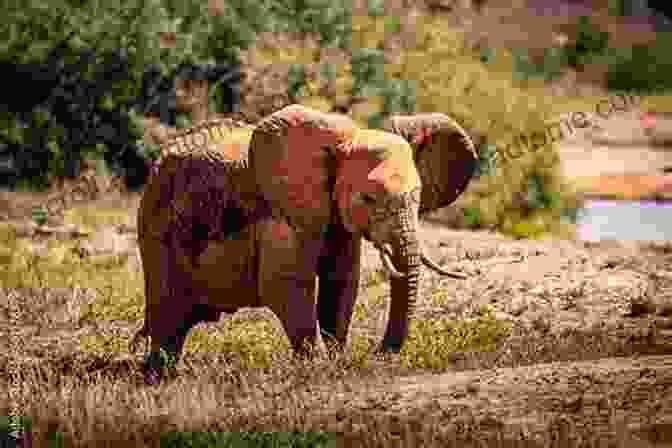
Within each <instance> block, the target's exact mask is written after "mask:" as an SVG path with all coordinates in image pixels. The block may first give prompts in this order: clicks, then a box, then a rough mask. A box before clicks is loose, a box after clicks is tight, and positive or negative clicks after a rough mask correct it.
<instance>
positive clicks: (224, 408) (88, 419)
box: [0, 207, 509, 446]
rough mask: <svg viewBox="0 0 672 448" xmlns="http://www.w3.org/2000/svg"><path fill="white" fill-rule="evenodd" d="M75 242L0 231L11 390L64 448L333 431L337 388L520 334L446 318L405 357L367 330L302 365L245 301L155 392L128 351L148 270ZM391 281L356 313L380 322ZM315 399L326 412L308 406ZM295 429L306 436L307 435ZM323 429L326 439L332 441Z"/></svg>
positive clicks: (106, 217)
mask: <svg viewBox="0 0 672 448" xmlns="http://www.w3.org/2000/svg"><path fill="white" fill-rule="evenodd" d="M127 215H128V211H127V210H124V209H117V210H116V211H115V210H113V209H104V210H102V211H101V214H100V215H97V214H96V213H95V211H94V209H92V208H90V207H89V208H86V209H85V208H79V209H75V210H72V211H70V212H69V213H68V214H67V216H68V217H69V220H70V221H72V222H76V223H79V224H82V225H87V226H90V227H91V228H98V227H100V226H101V225H106V224H107V225H109V224H122V223H127V219H126V218H125V216H126V217H127ZM75 246H76V243H75V242H70V241H60V242H59V241H57V240H51V241H48V242H47V243H46V248H45V249H43V251H42V252H39V251H38V252H35V250H34V248H33V243H29V242H28V241H26V240H23V239H19V238H17V237H16V234H15V232H14V230H13V228H12V227H11V226H9V225H3V226H2V227H1V228H0V248H1V249H0V250H1V252H2V253H1V256H0V287H2V291H3V292H2V294H0V297H2V301H1V302H0V303H1V304H2V310H3V316H4V317H3V319H2V321H1V322H2V323H1V324H0V325H1V326H2V328H3V332H7V331H9V332H10V333H9V335H10V336H11V338H10V340H9V345H8V346H5V349H9V350H3V353H4V355H3V356H2V358H1V359H2V360H1V361H0V366H2V367H1V368H0V371H1V372H2V375H1V376H0V383H3V385H2V387H0V389H2V390H3V391H9V390H10V389H11V390H12V391H13V393H14V394H15V395H14V396H13V397H12V402H13V403H14V404H16V405H17V406H19V408H20V409H21V412H22V413H24V414H26V415H28V416H30V417H31V418H32V421H33V433H34V436H35V438H36V442H37V444H38V446H41V445H43V444H46V441H47V438H48V437H53V436H54V434H55V433H60V434H61V436H59V437H62V438H61V441H62V442H63V443H64V445H62V446H71V445H72V446H89V445H96V446H98V445H102V446H116V445H118V444H119V443H122V442H123V444H124V445H126V444H128V443H131V444H133V445H134V446H158V445H157V444H158V443H159V442H158V441H159V440H160V439H161V437H163V442H162V444H161V446H164V444H165V443H167V442H166V440H168V439H169V438H170V436H168V435H166V434H168V433H169V432H171V431H173V432H175V431H177V432H180V433H185V432H189V431H195V432H202V431H210V432H231V431H233V432H241V431H242V432H245V431H248V432H253V433H258V432H263V431H281V430H282V431H299V432H310V431H322V430H324V428H328V427H329V425H327V426H325V424H326V422H328V421H329V419H325V418H323V417H321V413H322V412H325V413H330V415H334V414H333V412H335V411H336V410H338V409H339V406H338V405H336V404H335V403H334V399H335V396H336V395H334V393H333V392H334V388H338V387H346V389H347V387H351V386H352V385H353V384H361V383H364V382H366V381H376V382H379V381H380V379H382V380H385V381H389V380H391V379H392V378H394V377H395V376H396V375H398V374H399V373H400V372H403V371H406V372H412V371H418V370H423V369H442V368H446V366H447V365H448V354H449V353H451V352H453V351H473V350H475V351H479V350H491V349H492V348H493V344H495V343H496V342H497V341H498V340H500V339H501V338H502V337H505V336H506V335H507V334H508V331H509V330H508V328H509V324H508V323H506V322H500V321H497V320H496V319H494V318H493V317H492V316H491V315H484V317H483V318H482V319H478V320H476V321H474V322H460V323H455V322H450V321H448V320H446V319H436V320H432V321H426V322H420V323H416V324H414V326H413V328H412V330H411V339H410V341H409V343H408V344H407V346H406V348H405V351H404V352H403V353H402V355H401V359H400V360H398V361H395V362H389V361H385V360H382V359H380V358H378V357H376V356H374V355H373V354H372V349H373V347H374V343H373V342H372V341H371V338H370V337H369V336H366V335H364V334H358V332H357V331H354V336H353V337H352V338H351V339H352V340H351V342H350V346H349V348H348V350H347V351H346V353H345V354H343V355H338V356H337V355H333V356H332V359H314V360H312V361H300V360H294V359H292V358H291V356H290V352H289V344H288V341H287V339H286V336H285V335H284V332H283V331H282V328H281V326H280V325H279V322H278V321H277V319H276V318H275V316H273V315H272V313H270V311H268V310H265V309H247V310H243V311H241V312H240V313H237V314H235V315H233V316H230V317H228V318H225V319H222V320H221V321H220V322H218V323H217V324H213V325H200V326H198V327H197V328H195V329H194V330H193V331H192V333H191V334H190V336H189V338H188V340H187V343H186V346H185V356H184V361H183V362H181V363H180V365H179V372H180V376H179V377H178V378H177V379H176V380H175V381H173V382H171V383H168V384H165V385H162V386H161V387H159V388H158V389H155V390H154V389H148V388H146V387H144V386H143V385H142V384H141V383H140V382H139V376H138V369H139V366H140V359H139V358H138V357H137V356H136V355H135V354H131V353H129V351H128V347H127V344H128V340H129V338H130V336H131V334H132V332H133V331H134V330H135V329H136V328H137V326H138V325H139V323H140V321H141V320H142V318H143V301H144V298H143V295H144V291H143V280H142V273H141V272H138V271H133V270H129V269H128V268H127V266H126V265H125V260H124V259H123V258H122V259H119V257H109V258H107V259H105V258H103V259H99V260H98V261H97V263H92V262H91V261H90V260H87V259H81V258H79V256H78V255H77V254H76V251H74V247H75ZM383 280H384V279H383V277H382V276H381V275H380V273H372V274H368V275H367V278H366V279H365V284H367V285H368V287H367V288H366V289H365V290H364V291H363V297H362V298H360V303H358V305H357V309H356V311H355V317H354V320H355V321H356V322H357V323H359V324H364V325H366V324H367V323H369V324H370V321H371V320H378V319H379V317H380V316H379V315H380V310H381V308H384V305H385V302H384V297H383V295H384V291H385V286H384V285H385V283H384V281H383ZM357 323H356V324H354V325H355V326H356V325H357ZM369 326H372V325H369ZM6 334H7V333H6ZM399 361H400V363H399ZM12 373H16V374H18V377H14V378H12V377H11V374H12ZM346 380H347V381H346ZM343 384H350V386H347V385H346V386H343ZM325 386H326V387H325ZM2 401H3V403H7V400H2ZM307 406H310V407H311V408H312V407H315V406H317V408H319V412H318V409H317V408H315V409H311V410H310V412H308V411H307V410H306V409H307ZM3 413H5V412H4V411H3ZM335 421H336V422H338V419H336V420H335ZM381 424H382V423H381ZM343 425H346V426H343ZM347 425H353V426H352V428H351V429H348V430H345V433H346V434H349V435H348V436H347V437H355V438H357V437H360V438H362V437H363V439H361V441H362V443H363V444H365V445H367V446H370V443H369V442H373V439H370V438H367V437H368V436H366V432H365V431H363V430H362V429H361V428H360V429H359V430H358V429H356V428H357V427H358V426H357V425H358V424H357V423H356V420H352V421H350V420H348V419H346V420H345V421H342V422H341V423H340V424H339V427H341V428H345V427H347ZM49 434H51V435H49ZM357 434H359V436H357ZM175 437H177V436H175ZM222 437H224V436H222ZM257 437H260V436H257ZM293 437H294V438H293V439H292V440H293V441H294V442H295V443H296V441H297V440H298V439H297V437H298V436H293ZM315 437H317V439H319V437H318V436H315ZM320 437H323V439H320V440H324V441H325V442H324V443H325V445H322V446H333V445H329V444H326V441H327V440H328V438H325V437H326V436H320ZM375 437H376V438H380V437H383V438H385V437H388V436H387V435H384V434H383V433H379V434H376V435H375ZM389 437H392V435H390V436H389ZM317 439H316V440H317ZM222 440H224V439H222ZM353 440H354V439H353ZM364 442H366V443H364ZM175 443H176V442H175ZM222 443H223V442H222ZM240 443H242V442H240ZM170 446H178V445H170ZM179 446H182V445H179ZM199 446H204V445H199ZM235 446H238V445H235ZM243 446H244V445H243ZM274 446H275V445H274ZM288 446H289V445H288ZM291 446H302V445H300V444H299V445H291ZM303 446H320V445H303Z"/></svg>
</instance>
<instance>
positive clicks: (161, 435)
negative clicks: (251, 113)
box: [0, 0, 672, 446]
mask: <svg viewBox="0 0 672 448" xmlns="http://www.w3.org/2000/svg"><path fill="white" fill-rule="evenodd" d="M212 3H216V5H215V6H216V7H218V8H223V11H224V13H223V14H220V15H217V14H214V13H212V11H211V10H210V5H209V4H208V2H202V1H198V2H197V1H193V0H181V1H169V0H149V1H141V0H129V1H125V2H123V7H121V6H118V5H115V4H114V2H103V1H97V0H84V1H82V0H77V1H75V0H42V1H39V2H38V1H33V0H30V1H23V2H5V4H3V14H4V15H5V20H3V22H2V24H0V36H1V37H2V39H0V41H2V44H1V45H0V64H1V65H2V67H3V68H5V70H4V72H5V73H15V74H16V76H15V79H13V80H12V81H11V82H10V84H12V85H14V84H16V85H17V87H16V89H17V90H18V89H19V87H18V86H19V85H20V86H22V87H21V88H20V89H21V91H23V92H26V96H20V97H19V98H20V99H21V101H16V102H13V103H12V102H10V103H5V104H3V106H2V108H0V158H1V159H2V160H3V168H2V169H3V170H6V171H3V173H5V172H6V173H8V174H7V176H6V177H5V176H3V180H4V179H7V178H11V179H10V180H9V181H8V182H7V183H8V184H9V185H10V186H11V188H13V189H16V190H21V191H31V190H44V189H48V188H50V186H52V185H51V183H52V182H53V179H54V178H58V177H63V176H66V177H67V176H70V177H74V176H77V175H78V166H79V160H80V159H82V158H85V159H98V160H101V161H102V165H101V166H107V167H108V170H109V171H110V172H112V173H114V174H116V175H119V176H123V177H125V178H126V179H127V182H128V184H129V186H135V187H139V188H141V185H142V183H143V182H144V178H145V176H146V172H145V171H144V169H143V166H144V164H143V162H144V160H147V159H152V158H154V157H155V155H156V152H155V150H156V148H153V147H151V146H150V145H147V144H146V143H144V142H143V141H142V131H143V129H142V121H141V120H140V119H139V118H140V117H141V116H142V115H143V114H150V113H151V114H156V115H158V116H159V117H160V119H161V121H162V122H164V123H166V124H168V125H171V126H175V127H183V126H188V125H189V123H190V117H189V116H185V115H184V114H183V113H180V112H179V111H177V109H176V108H175V105H174V102H175V101H174V92H173V83H174V81H175V79H176V78H184V79H187V80H193V79H196V80H203V79H204V80H207V81H208V83H209V89H210V92H209V98H210V103H209V104H208V105H207V106H208V107H209V108H210V109H211V110H212V111H213V112H216V113H221V114H227V113H236V112H239V110H241V109H244V107H242V106H244V105H245V98H241V89H242V85H243V84H244V81H243V79H242V76H241V71H242V72H244V69H245V68H249V69H251V70H252V69H256V70H259V71H261V70H262V69H264V68H266V67H272V68H273V67H276V70H280V72H281V75H282V79H283V82H284V83H285V85H284V86H283V89H282V90H283V92H282V93H283V95H282V96H281V98H282V100H283V101H285V103H289V102H292V101H296V102H299V103H302V104H304V105H307V106H309V107H314V108H316V109H320V110H325V111H329V110H338V108H339V107H345V108H346V109H347V110H349V112H350V113H351V115H352V116H353V117H354V118H355V119H356V120H357V121H358V122H360V123H361V124H362V125H366V126H370V127H377V126H379V125H380V123H382V119H383V117H384V116H386V115H387V114H390V113H413V112H433V111H437V112H443V113H446V114H448V115H450V116H451V117H453V118H455V119H456V120H457V121H458V122H459V123H461V124H462V125H464V127H465V128H466V129H467V130H468V131H470V132H471V133H472V134H473V135H474V136H475V137H476V138H477V141H478V143H479V148H480V149H481V151H480V153H481V158H482V163H481V167H480V168H479V173H480V176H479V177H478V179H476V180H474V181H472V185H471V186H470V188H469V189H468V190H467V192H465V194H464V195H463V196H462V197H460V198H459V199H458V201H457V203H456V204H455V206H456V207H458V208H459V210H461V211H462V213H463V220H462V222H461V223H460V225H461V226H463V227H468V228H473V229H479V228H489V229H497V230H500V231H502V232H504V233H507V234H511V235H514V236H516V237H520V238H536V237H543V236H545V235H560V236H571V235H572V234H573V225H572V217H573V216H574V214H575V210H576V209H577V208H578V207H579V205H580V203H579V200H578V198H577V195H576V191H575V190H574V188H573V186H572V185H568V184H566V183H565V181H564V180H563V179H562V177H561V176H560V174H559V172H558V155H557V152H556V150H555V148H554V147H553V146H550V147H547V148H543V150H540V151H537V152H534V153H529V154H525V155H524V156H523V157H521V158H519V159H516V160H515V161H513V162H512V163H506V164H502V163H493V154H494V153H495V152H496V148H497V147H499V146H504V145H506V144H508V142H510V141H511V140H512V139H513V138H515V137H516V136H517V135H523V134H530V133H531V132H533V131H534V130H537V129H541V128H543V127H544V126H545V123H546V121H547V120H549V119H552V118H553V117H555V116H557V115H558V114H559V113H562V112H572V111H576V110H591V109H592V108H593V107H594V104H596V103H597V102H599V101H600V100H601V99H603V97H600V96H594V97H589V96H584V97H569V96H567V97H562V96H560V97H558V96H555V97H551V96H549V95H548V93H547V86H548V83H551V82H553V81H554V80H555V79H557V77H558V76H559V75H560V74H561V73H562V70H563V69H564V68H565V67H574V68H576V67H582V66H586V65H588V64H603V65H605V66H606V67H607V71H608V75H607V80H608V82H607V85H606V87H607V89H609V90H611V91H613V92H619V91H635V92H637V93H638V94H640V95H642V97H643V100H642V104H643V107H646V108H648V109H649V110H651V111H667V110H668V109H669V102H668V99H667V96H666V95H665V94H666V92H667V91H668V90H669V88H670V85H669V83H670V79H672V77H670V76H669V73H670V70H669V69H670V67H671V64H672V58H671V57H670V55H669V51H666V50H665V48H668V47H669V43H668V42H667V40H669V37H668V36H666V35H661V38H660V39H659V41H658V42H656V45H655V46H654V47H652V48H646V49H645V48H641V47H633V48H611V47H610V46H609V36H608V35H606V34H605V33H604V32H602V31H601V30H599V29H597V28H596V27H595V26H594V25H593V24H591V22H590V20H589V19H586V18H581V19H579V21H578V23H577V30H578V31H577V34H576V39H575V40H574V41H573V43H572V44H571V45H569V46H567V47H562V48H551V49H549V50H548V52H547V55H545V56H544V59H543V62H542V63H540V64H539V63H536V62H533V61H532V59H531V58H529V57H528V55H526V51H525V50H524V49H507V48H480V49H475V48H473V46H471V45H470V44H469V43H468V42H467V41H466V40H465V39H464V36H463V35H462V33H461V32H460V31H458V30H454V29H452V28H451V27H450V26H449V25H448V19H447V18H446V16H444V15H441V14H435V15H431V14H428V13H426V12H423V13H421V14H420V15H419V16H418V18H417V19H416V20H417V21H416V23H415V24H413V23H411V21H410V20H409V18H408V17H400V16H388V15H386V14H384V11H385V10H384V4H383V2H382V1H371V2H369V6H368V10H367V13H366V14H359V13H357V14H355V13H353V5H352V2H349V1H328V0H303V1H297V0H272V1H268V2H265V3H262V2H247V1H244V0H241V1H238V0H227V1H225V2H212ZM215 9H216V8H215ZM173 32H174V33H175V34H174V35H175V37H176V39H175V40H176V42H175V45H173V46H171V47H168V48H165V47H162V46H161V45H160V43H159V40H158V39H157V37H156V36H157V34H158V33H173ZM276 42H279V44H277V43H276ZM331 58H333V59H331ZM332 60H335V61H339V63H338V64H334V63H332V62H331V61H332ZM246 64H247V65H246ZM278 67H279V68H278ZM644 68H646V69H644ZM27 74H31V75H32V74H37V75H35V76H32V81H30V83H29V84H25V82H26V79H28V78H29V77H28V76H27ZM10 87H11V86H10ZM260 88H263V86H261V87H260ZM92 92H93V93H92ZM257 95H260V96H263V95H264V92H263V91H260V92H257ZM501 98H506V101H501ZM344 104H345V106H343V105H344ZM281 105H282V104H280V105H278V107H279V106H281ZM7 166H9V167H10V169H7V168H5V167H7ZM35 216H40V214H39V213H37V214H36V215H35ZM132 216H133V214H129V211H128V210H127V209H123V208H122V209H109V210H108V209H103V208H99V207H98V208H95V207H88V208H87V207H75V208H72V209H70V210H68V211H66V213H65V218H64V219H65V222H69V223H73V224H76V225H78V226H81V227H84V228H90V229H92V230H95V229H97V228H98V227H100V226H104V225H116V224H128V225H131V226H133V225H134V222H133V220H132ZM29 245H30V243H29V242H27V241H26V240H25V239H22V238H19V237H18V236H17V235H16V231H15V230H13V228H12V227H11V226H9V225H7V226H5V225H3V226H2V227H0V287H1V288H2V289H1V292H0V298H1V301H0V303H1V304H2V312H3V314H2V316H3V317H2V323H1V324H0V325H2V328H3V330H2V332H3V339H6V340H8V341H9V345H8V347H7V348H9V350H4V349H3V350H2V354H0V360H1V361H0V371H1V372H2V373H1V374H0V391H2V392H1V393H2V396H3V399H2V400H0V402H1V403H2V405H1V409H0V414H6V415H8V414H10V411H11V409H10V406H14V407H15V408H16V409H18V412H19V413H20V414H24V415H28V416H30V422H28V423H26V425H31V426H32V428H33V433H34V435H35V437H36V440H39V441H40V443H41V444H44V445H46V444H47V443H48V444H50V445H49V446H89V445H94V444H95V445H96V446H99V445H100V446H103V445H104V446H117V445H119V444H128V443H131V444H133V445H137V446H215V445H214V444H215V443H217V444H218V445H217V446H220V445H221V446H259V445H262V446H335V443H336V441H337V440H338V441H339V443H341V442H342V441H343V440H345V441H346V443H347V442H349V443H353V444H355V445H356V446H389V443H392V442H393V441H399V440H401V441H406V442H407V443H412V440H413V439H412V437H414V436H413V434H417V433H418V432H422V430H423V429H422V428H423V427H424V428H425V429H424V430H425V431H430V432H431V431H436V437H437V440H441V439H440V431H438V429H437V428H439V427H440V423H438V422H434V423H431V424H429V423H427V422H429V421H430V420H431V419H429V418H428V419H427V420H426V421H425V420H424V419H418V420H417V421H403V422H401V421H396V420H394V419H381V420H380V421H378V420H376V421H375V422H374V423H375V426H376V429H375V430H373V431H370V430H367V429H366V425H367V424H368V423H367V421H366V420H364V418H365V416H357V415H340V416H331V415H330V418H339V419H340V420H339V421H341V422H342V425H341V427H342V430H343V433H342V434H338V435H335V434H322V433H319V432H315V431H318V428H319V427H320V423H321V420H320V416H319V415H311V416H308V415H305V414H304V413H302V400H303V399H307V398H306V397H309V396H311V394H314V396H315V397H319V398H320V399H324V400H325V404H324V407H325V409H326V408H327V407H328V406H329V402H328V401H326V400H327V397H328V396H329V395H328V394H326V393H325V392H324V391H320V390H319V387H318V386H319V385H320V384H341V383H343V382H345V380H352V379H353V378H355V379H357V380H358V381H362V382H365V381H385V380H386V379H389V378H391V377H394V376H398V375H403V374H408V373H417V372H425V371H427V372H432V371H440V370H442V369H445V368H447V366H448V365H449V363H450V359H451V356H453V354H454V353H456V352H479V351H488V350H493V349H494V347H496V346H497V344H498V343H500V342H501V341H502V340H504V339H506V337H507V336H508V335H509V334H510V331H511V328H510V323H509V322H506V321H503V320H501V319H498V318H497V317H496V315H495V313H494V311H493V310H492V309H489V308H484V309H482V310H479V317H478V318H476V319H472V320H464V321H462V320H461V321H451V320H447V319H442V318H437V319H434V320H427V321H418V322H415V323H414V324H413V325H412V327H411V336H410V341H409V342H408V343H407V344H406V346H405V348H404V350H403V352H402V353H401V355H400V358H399V360H395V361H393V362H391V363H390V362H388V361H387V360H381V359H377V358H376V357H375V356H373V355H372V354H371V353H370V350H369V349H370V347H372V346H373V344H372V342H371V341H370V339H369V337H368V336H367V335H363V334H359V335H358V334H355V335H354V337H352V338H351V339H352V340H351V343H350V347H349V349H348V351H347V352H346V353H345V354H344V355H338V356H335V359H330V360H315V361H311V362H308V361H306V362H303V363H302V362H298V361H295V360H292V359H290V358H289V357H288V343H287V341H286V338H285V337H284V336H283V335H282V332H281V329H280V327H279V326H278V325H276V324H274V323H273V318H272V316H268V314H264V313H263V312H249V313H247V312H244V313H239V314H237V315H236V316H234V317H233V318H230V319H226V320H223V321H221V322H220V323H218V324H217V325H210V326H199V327H197V328H195V329H194V330H193V331H192V333H191V335H190V337H189V338H188V340H187V343H186V346H185V357H184V360H183V361H182V362H181V365H180V372H181V376H180V378H178V379H176V380H175V381H173V382H171V383H169V384H166V385H162V386H161V387H160V388H159V389H157V390H150V389H147V388H144V387H141V386H140V384H139V382H137V381H136V380H137V379H138V378H139V375H138V373H139V372H138V371H137V370H138V367H137V366H138V365H139V362H138V360H137V359H136V358H134V357H133V355H132V354H130V353H128V348H127V342H128V337H129V336H130V334H132V331H134V330H135V328H136V324H137V323H138V322H139V321H140V320H141V319H142V317H143V315H142V310H143V302H144V290H143V289H144V288H143V282H142V271H141V270H137V269H136V270H132V269H128V267H127V261H128V260H127V258H128V256H126V255H124V256H110V257H107V256H103V257H97V258H93V259H92V258H82V257H81V256H79V255H78V247H77V245H78V242H77V241H65V242H64V241H57V240H50V241H49V242H48V243H47V246H48V247H47V251H46V252H45V253H44V254H42V255H36V254H35V253H34V251H32V250H30V247H29ZM363 286H364V288H365V289H364V292H363V294H364V295H365V296H366V300H363V301H362V300H361V299H360V303H358V305H357V308H356V311H355V317H354V320H355V321H357V320H359V321H371V320H375V319H379V315H380V314H381V313H382V311H381V310H383V309H384V308H383V307H384V278H383V277H382V274H380V273H378V272H374V273H371V274H368V276H367V277H366V278H365V279H364V280H363ZM59 301H61V302H67V303H68V304H69V305H68V306H66V307H64V308H63V307H61V308H58V310H62V309H64V310H65V311H59V312H58V313H56V312H52V311H53V310H54V309H55V308H53V307H54V303H60V302H59ZM429 301H430V302H432V303H436V304H439V305H441V304H444V303H446V302H449V301H450V293H449V291H447V290H445V289H438V290H436V291H434V292H433V293H432V296H431V298H430V300H429ZM260 313H261V314H260ZM19 327H21V328H23V329H24V330H25V332H24V333H22V332H17V328H19ZM28 334H31V335H35V334H37V335H38V337H33V336H31V337H30V338H28V337H27V336H26V337H25V338H24V335H28ZM22 341H24V342H25V343H28V342H29V343H30V345H29V346H26V345H25V343H24V342H22ZM306 363H307V364H306ZM297 391H299V392H297ZM10 394H11V395H10ZM16 409H15V410H16ZM6 423H7V425H6V426H9V424H10V423H12V422H9V421H7V422H6ZM13 423H16V422H13ZM432 425H433V426H432ZM418 427H419V428H420V429H419V430H418ZM204 428H205V429H206V430H204ZM281 430H285V431H290V432H288V433H281V432H277V431H281ZM269 431H270V432H269ZM291 431H293V432H291ZM339 437H340V439H338V438H339ZM226 443H230V445H226ZM437 443H440V442H437ZM264 444H266V445H264ZM441 446H446V445H441ZM463 446H464V445H463Z"/></svg>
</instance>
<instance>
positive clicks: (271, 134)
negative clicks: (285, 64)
mask: <svg viewBox="0 0 672 448" xmlns="http://www.w3.org/2000/svg"><path fill="white" fill-rule="evenodd" d="M355 130H356V126H355V124H354V122H353V121H352V120H351V119H350V118H348V117H347V116H344V115H339V114H329V113H323V112H319V111H316V110H313V109H309V108H306V107H303V106H301V105H297V104H294V105H290V106H286V107H284V108H283V109H280V110H278V111H276V112H275V113H273V114H271V115H269V116H268V117H266V118H264V119H263V120H261V121H260V122H259V123H257V125H256V128H255V130H254V132H253V134H252V140H251V142H250V154H249V164H250V170H251V171H252V175H253V176H254V178H255V181H256V184H257V188H258V190H259V191H260V192H261V194H262V195H264V196H265V198H266V199H267V200H268V201H269V202H270V203H271V205H272V207H273V212H274V213H275V214H280V215H281V216H282V217H284V218H287V219H288V220H289V222H290V224H291V225H292V226H299V227H301V228H303V229H307V230H309V229H312V230H313V231H320V230H321V229H322V228H323V226H324V225H326V224H328V223H329V222H330V221H331V218H332V211H333V210H332V200H331V198H332V190H333V185H334V178H335V169H336V163H337V162H336V157H335V155H336V154H337V152H338V148H341V147H343V146H344V143H348V142H350V141H351V140H352V136H353V134H354V132H355Z"/></svg>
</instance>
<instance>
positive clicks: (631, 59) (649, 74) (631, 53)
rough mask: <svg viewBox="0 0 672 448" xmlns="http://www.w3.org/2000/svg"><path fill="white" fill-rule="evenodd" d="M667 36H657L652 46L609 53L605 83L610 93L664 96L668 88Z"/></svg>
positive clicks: (671, 61)
mask: <svg viewBox="0 0 672 448" xmlns="http://www.w3.org/2000/svg"><path fill="white" fill-rule="evenodd" d="M669 34H670V33H659V34H658V38H657V39H656V42H655V44H654V45H653V46H643V45H641V46H634V47H632V48H628V49H624V50H619V51H613V52H612V54H611V56H612V57H611V60H610V61H609V62H608V64H609V69H608V71H607V77H606V83H607V88H608V89H610V90H622V91H625V90H627V91H636V92H638V93H647V94H656V93H665V92H668V91H669V90H670V88H672V76H671V75H672V57H670V55H669V45H670V44H672V38H671V37H670V36H669Z"/></svg>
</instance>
